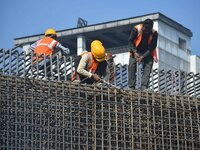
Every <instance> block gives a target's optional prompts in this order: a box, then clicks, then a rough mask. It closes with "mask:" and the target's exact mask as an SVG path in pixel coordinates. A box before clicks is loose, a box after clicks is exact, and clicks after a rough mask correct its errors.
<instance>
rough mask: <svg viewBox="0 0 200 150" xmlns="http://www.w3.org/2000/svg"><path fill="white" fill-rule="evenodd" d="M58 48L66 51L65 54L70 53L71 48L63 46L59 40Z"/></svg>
mask: <svg viewBox="0 0 200 150" xmlns="http://www.w3.org/2000/svg"><path fill="white" fill-rule="evenodd" d="M56 49H59V50H61V51H62V52H63V53H64V55H68V54H69V53H70V50H69V48H66V47H64V46H62V45H61V44H60V43H59V42H58V43H57V44H56Z"/></svg>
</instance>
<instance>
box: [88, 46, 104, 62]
mask: <svg viewBox="0 0 200 150" xmlns="http://www.w3.org/2000/svg"><path fill="white" fill-rule="evenodd" d="M91 52H92V55H93V56H94V58H95V59H96V60H97V61H98V62H102V61H104V60H105V59H106V52H105V48H104V47H103V46H102V45H94V46H92V48H91Z"/></svg>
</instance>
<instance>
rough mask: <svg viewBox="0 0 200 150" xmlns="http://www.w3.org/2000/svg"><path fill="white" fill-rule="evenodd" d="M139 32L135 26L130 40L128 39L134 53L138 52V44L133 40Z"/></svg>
mask: <svg viewBox="0 0 200 150" xmlns="http://www.w3.org/2000/svg"><path fill="white" fill-rule="evenodd" d="M137 34H138V31H137V30H136V29H135V28H133V29H132V31H131V34H130V37H129V40H128V45H129V47H130V51H132V52H134V53H135V52H136V45H135V43H134V42H133V41H134V40H135V39H136V38H137Z"/></svg>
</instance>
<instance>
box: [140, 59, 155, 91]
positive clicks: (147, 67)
mask: <svg viewBox="0 0 200 150" xmlns="http://www.w3.org/2000/svg"><path fill="white" fill-rule="evenodd" d="M152 66H153V58H152V57H148V58H146V59H144V64H143V68H144V71H143V76H142V81H141V90H144V89H147V88H148V85H149V78H150V73H151V69H152Z"/></svg>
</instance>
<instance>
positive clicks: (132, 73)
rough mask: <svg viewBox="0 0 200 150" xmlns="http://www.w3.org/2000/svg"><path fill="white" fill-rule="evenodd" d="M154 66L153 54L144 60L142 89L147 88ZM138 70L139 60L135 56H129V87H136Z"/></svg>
mask: <svg viewBox="0 0 200 150" xmlns="http://www.w3.org/2000/svg"><path fill="white" fill-rule="evenodd" d="M152 66H153V58H152V56H149V57H146V58H144V60H143V75H142V78H141V89H142V90H144V89H147V88H148V85H149V78H150V73H151V70H152ZM136 70H137V62H136V60H135V58H132V57H130V58H129V66H128V84H129V88H132V89H135V83H136Z"/></svg>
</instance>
